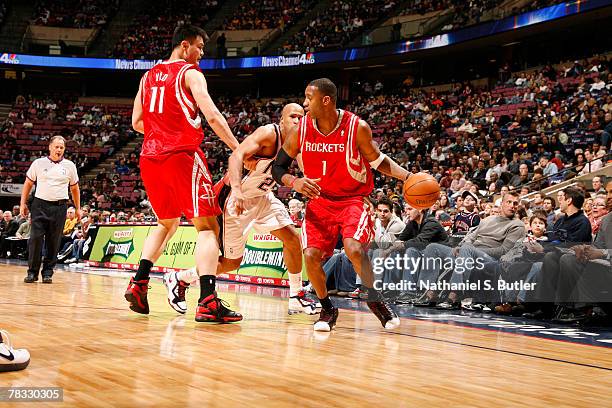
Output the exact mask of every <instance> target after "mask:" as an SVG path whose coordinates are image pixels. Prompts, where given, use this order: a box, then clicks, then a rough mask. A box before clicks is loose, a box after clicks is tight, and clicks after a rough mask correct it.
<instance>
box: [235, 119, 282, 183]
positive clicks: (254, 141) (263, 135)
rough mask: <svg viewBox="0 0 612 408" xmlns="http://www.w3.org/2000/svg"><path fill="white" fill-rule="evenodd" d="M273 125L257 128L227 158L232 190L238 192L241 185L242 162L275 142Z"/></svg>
mask: <svg viewBox="0 0 612 408" xmlns="http://www.w3.org/2000/svg"><path fill="white" fill-rule="evenodd" d="M273 126H274V125H266V126H260V127H258V128H257V129H256V130H255V132H253V133H251V134H250V135H249V136H247V137H246V139H244V140H243V141H242V143H240V145H238V148H237V149H236V150H234V152H233V153H232V155H231V156H230V158H229V165H228V167H229V169H228V170H229V177H230V185H231V186H232V189H235V190H240V187H241V185H242V183H241V181H242V166H243V164H244V162H245V161H246V160H247V159H249V158H251V157H253V156H254V155H256V154H257V153H258V152H259V151H261V149H262V148H264V147H269V146H273V145H274V143H275V142H276V133H275V132H274V127H273Z"/></svg>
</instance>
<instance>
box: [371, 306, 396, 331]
mask: <svg viewBox="0 0 612 408" xmlns="http://www.w3.org/2000/svg"><path fill="white" fill-rule="evenodd" d="M367 305H368V307H369V308H370V310H371V311H372V313H374V315H375V316H376V317H378V320H380V323H382V325H383V327H384V328H385V329H387V330H391V329H395V328H397V327H399V325H400V319H399V317H398V316H397V313H395V312H394V311H393V309H391V306H389V305H388V304H387V302H385V301H384V300H379V301H375V302H367Z"/></svg>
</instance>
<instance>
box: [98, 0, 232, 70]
mask: <svg viewBox="0 0 612 408" xmlns="http://www.w3.org/2000/svg"><path fill="white" fill-rule="evenodd" d="M220 3H221V2H220V1H219V0H204V1H196V0H187V1H179V0H165V1H159V2H151V4H148V5H147V10H146V12H145V13H143V14H141V15H140V16H138V17H137V18H135V19H134V21H133V23H132V24H131V25H130V27H129V28H128V29H127V30H126V32H125V33H124V34H123V35H122V36H121V38H120V39H119V41H118V42H117V44H116V45H115V47H114V48H113V49H112V50H110V51H109V56H112V57H118V58H128V59H161V58H167V57H168V56H169V55H170V52H171V49H170V45H169V44H170V42H171V39H172V34H173V33H174V29H175V28H176V27H177V26H179V25H182V24H195V25H197V26H199V27H203V26H204V25H205V24H206V23H207V22H208V20H209V19H210V17H211V16H212V14H213V13H215V12H216V11H217V10H218V9H219V8H220Z"/></svg>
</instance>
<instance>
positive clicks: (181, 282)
mask: <svg viewBox="0 0 612 408" xmlns="http://www.w3.org/2000/svg"><path fill="white" fill-rule="evenodd" d="M303 116H304V109H302V107H301V106H300V105H298V104H297V103H290V104H287V105H285V107H284V108H283V111H282V114H281V120H280V124H270V125H265V126H261V127H259V128H257V129H256V130H255V132H253V133H252V134H251V135H249V136H247V137H246V138H245V139H244V140H243V141H242V143H240V145H239V146H238V148H237V149H236V150H234V152H233V153H232V155H231V156H230V159H229V168H228V170H229V173H228V176H229V177H225V178H224V179H223V180H221V181H220V182H219V183H218V185H217V186H215V190H219V193H218V194H217V195H218V197H219V204H220V206H221V207H222V209H223V217H222V220H220V222H221V226H222V228H221V243H222V247H221V252H222V254H223V255H222V256H221V258H219V267H218V269H217V274H219V273H225V272H229V271H233V270H236V269H238V268H239V267H240V263H241V261H242V256H243V254H244V248H245V245H246V241H247V236H248V233H249V231H250V230H251V228H253V229H255V231H257V232H258V233H261V234H267V233H270V234H272V235H274V236H275V237H277V238H278V239H279V240H280V241H282V243H283V258H284V260H285V265H286V266H287V271H288V272H289V314H296V313H306V314H315V313H316V308H317V305H316V302H313V301H312V300H310V299H308V298H307V297H306V296H305V293H304V291H303V290H302V246H301V244H300V237H299V234H298V232H297V231H296V229H295V228H294V227H293V221H291V217H290V216H289V213H288V212H287V209H286V208H285V206H284V205H283V203H282V202H281V201H280V200H279V199H278V198H276V197H275V196H274V194H273V193H272V192H271V191H270V190H271V189H272V187H273V186H274V184H275V183H274V180H273V179H272V175H271V170H272V162H273V160H274V158H275V157H276V154H277V153H278V151H279V150H280V148H281V146H282V144H283V142H284V140H285V135H286V134H287V133H288V132H290V131H291V130H293V132H295V131H296V130H297V127H298V123H299V121H300V119H301V118H302V117H303ZM250 158H254V159H256V160H257V167H256V168H255V169H254V170H252V171H250V172H249V174H247V175H246V176H245V177H242V169H243V163H244V162H245V161H246V160H248V159H250ZM228 179H229V180H228ZM228 183H229V184H228ZM230 186H231V187H230ZM194 275H195V268H192V269H190V270H187V271H181V272H178V273H176V272H175V273H171V274H166V276H165V277H164V283H165V284H166V287H167V288H168V303H169V304H170V306H171V307H172V308H173V309H174V310H176V311H177V312H179V313H185V311H186V302H185V291H184V290H182V287H184V286H185V284H186V283H190V282H192V281H194V280H195V279H194ZM319 307H320V306H319Z"/></svg>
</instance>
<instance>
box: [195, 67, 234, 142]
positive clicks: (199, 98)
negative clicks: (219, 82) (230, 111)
mask: <svg viewBox="0 0 612 408" xmlns="http://www.w3.org/2000/svg"><path fill="white" fill-rule="evenodd" d="M185 85H186V86H187V89H188V90H190V91H191V94H192V95H193V97H194V99H195V100H196V103H197V104H198V107H199V108H200V110H201V111H202V113H203V114H204V117H205V118H206V120H207V121H208V124H209V125H210V127H211V128H212V129H213V130H214V131H215V133H216V134H217V136H219V138H220V139H221V140H223V142H224V143H225V144H226V145H227V146H228V147H229V148H230V149H232V150H236V148H237V147H238V140H236V138H235V137H234V134H233V133H232V130H231V129H230V127H229V125H228V124H227V121H226V120H225V118H224V117H223V115H222V114H221V112H219V109H217V106H216V105H215V103H214V102H213V100H212V98H211V97H210V94H209V93H208V87H207V85H206V79H205V78H204V75H203V74H202V73H201V72H199V71H197V70H195V69H190V70H188V71H187V72H186V73H185Z"/></svg>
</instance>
